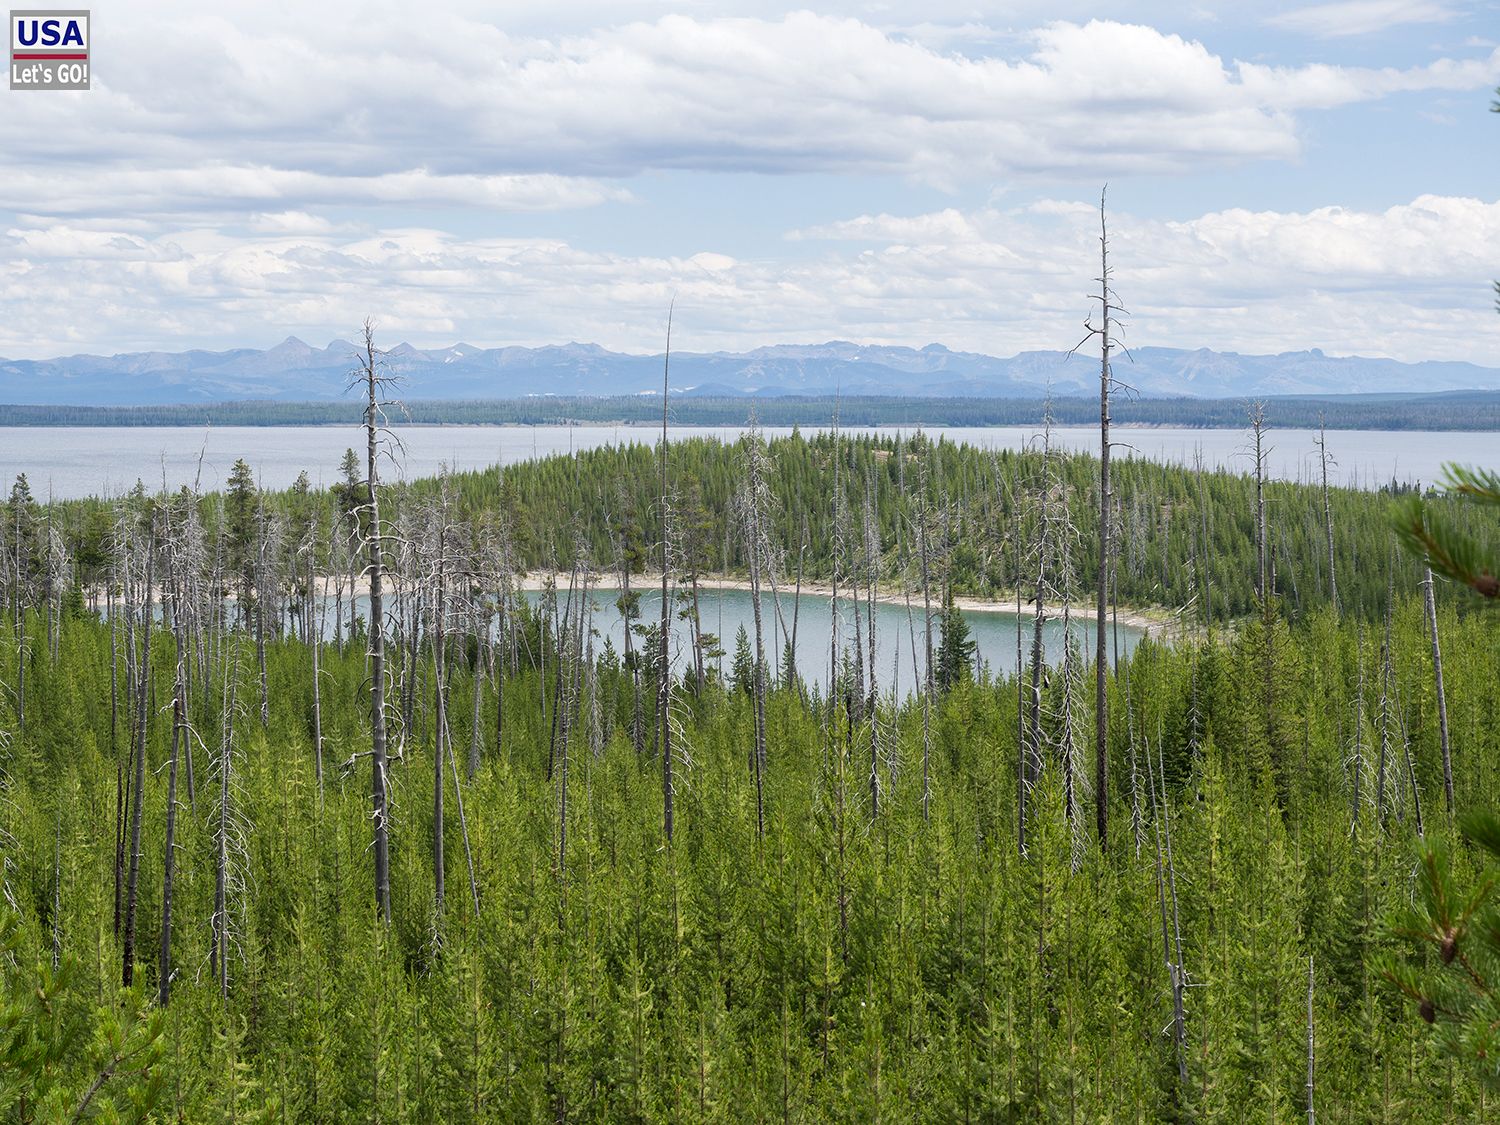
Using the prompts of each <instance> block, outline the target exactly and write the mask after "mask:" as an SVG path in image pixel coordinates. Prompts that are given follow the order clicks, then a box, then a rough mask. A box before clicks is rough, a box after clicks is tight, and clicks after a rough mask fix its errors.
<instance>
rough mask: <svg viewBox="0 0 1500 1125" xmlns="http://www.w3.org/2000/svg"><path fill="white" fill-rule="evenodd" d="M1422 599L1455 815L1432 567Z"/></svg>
mask: <svg viewBox="0 0 1500 1125" xmlns="http://www.w3.org/2000/svg"><path fill="white" fill-rule="evenodd" d="M1422 599H1423V601H1424V603H1425V605H1426V608H1427V631H1428V633H1429V634H1430V636H1431V638H1432V676H1433V680H1434V682H1435V683H1436V686H1437V712H1438V742H1439V745H1440V747H1441V749H1442V753H1443V804H1444V807H1445V808H1446V809H1447V811H1448V815H1449V816H1450V817H1451V816H1452V815H1453V755H1452V752H1451V750H1450V748H1449V742H1448V697H1447V694H1446V693H1445V692H1444V691H1443V648H1442V644H1441V643H1440V642H1439V641H1438V619H1437V599H1436V598H1435V597H1434V595H1433V591H1432V568H1431V567H1428V568H1427V576H1426V578H1425V579H1424V580H1423V582H1422Z"/></svg>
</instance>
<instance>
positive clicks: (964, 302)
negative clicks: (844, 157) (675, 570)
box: [0, 196, 1500, 363]
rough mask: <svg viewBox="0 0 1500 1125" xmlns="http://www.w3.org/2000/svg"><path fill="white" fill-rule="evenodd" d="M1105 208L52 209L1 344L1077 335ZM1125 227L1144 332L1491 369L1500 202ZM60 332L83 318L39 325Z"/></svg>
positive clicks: (8, 289)
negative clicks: (802, 239) (181, 224)
mask: <svg viewBox="0 0 1500 1125" xmlns="http://www.w3.org/2000/svg"><path fill="white" fill-rule="evenodd" d="M1097 222H1098V216H1097V211H1096V210H1095V205H1094V204H1093V203H1092V202H1091V201H1086V200H1085V201H1075V200H1053V201H1042V202H1040V203H1038V204H1035V205H1030V206H1026V207H1021V208H1015V209H1008V210H1005V209H998V208H985V209H980V210H975V211H970V212H959V211H956V210H947V211H940V212H934V213H932V214H927V215H912V216H895V215H873V216H863V217H857V218H853V219H850V220H848V221H847V222H843V223H837V224H828V225H826V226H825V227H823V228H819V229H817V230H814V231H809V232H806V236H807V237H808V238H809V239H814V238H816V239H824V240H827V241H826V243H823V244H818V243H813V245H814V246H815V248H816V250H815V253H814V254H813V256H812V257H810V258H807V259H803V260H798V261H778V260H770V259H765V258H757V259H747V258H744V257H734V256H730V255H726V254H721V253H718V252H716V251H714V250H713V249H712V248H711V247H705V248H704V249H703V250H702V251H701V252H699V253H696V254H693V255H684V256H673V257H654V256H636V255H623V254H605V253H597V252H591V251H589V250H585V249H582V248H579V247H577V246H574V245H571V244H570V243H568V242H567V241H564V240H559V239H536V238H530V239H467V240H466V239H460V238H457V237H455V236H453V235H451V234H449V233H446V232H443V231H439V230H431V229H419V228H410V229H389V230H374V231H368V232H365V233H363V234H361V235H358V236H350V235H348V234H345V233H341V232H337V231H335V232H323V233H319V232H317V231H298V230H294V229H285V230H281V231H274V232H272V231H268V232H267V233H264V234H258V235H249V236H246V237H243V238H235V237H230V236H228V235H225V234H223V233H221V232H219V231H216V230H213V229H211V228H201V229H194V230H181V231H177V232H175V233H174V234H172V235H171V236H165V235H161V236H157V237H154V238H152V237H143V236H141V235H140V234H138V233H131V232H113V233H112V232H110V231H108V230H102V229H96V228H82V227H78V226H74V225H71V224H63V223H51V224H37V225H32V226H26V227H15V228H13V229H11V230H9V231H7V232H6V234H5V236H4V239H3V240H0V263H4V264H3V265H0V306H3V307H5V308H7V309H9V310H12V312H13V315H11V316H9V317H7V318H6V320H5V322H4V323H3V324H0V354H5V355H12V356H15V355H29V356H44V355H55V354H58V353H59V352H62V351H65V350H78V349H79V348H85V349H91V350H100V351H118V350H129V349H133V348H150V347H160V346H163V345H164V344H166V343H168V342H169V341H170V343H171V346H173V347H186V346H192V345H207V346H223V345H224V342H225V341H226V340H232V341H234V342H241V343H242V342H252V341H270V340H276V339H280V338H281V337H282V336H284V335H286V334H287V333H288V332H295V333H297V334H299V335H302V336H304V337H305V338H308V339H311V340H316V341H322V340H324V339H328V338H332V337H334V336H339V335H347V334H348V333H349V332H351V331H352V330H353V328H354V326H357V325H358V324H359V323H360V322H361V321H362V320H363V318H364V317H365V316H366V315H370V314H374V315H376V316H378V318H379V320H380V322H381V325H382V328H383V331H384V332H386V333H387V334H388V335H389V336H390V339H391V342H395V340H397V339H400V338H403V337H407V338H410V339H411V340H412V342H414V343H416V344H418V345H420V346H432V345H439V344H447V343H452V342H453V341H454V340H456V339H465V340H468V341H469V342H471V343H474V344H480V345H494V344H504V343H527V344H537V343H555V342H558V341H561V340H567V339H583V340H591V341H597V342H599V343H601V344H604V345H606V346H608V347H614V348H623V349H627V350H642V351H644V350H650V349H654V348H657V347H659V345H660V332H661V325H662V321H663V318H664V314H665V310H666V307H667V304H668V302H669V301H670V300H672V298H673V296H674V295H675V297H676V301H677V309H678V316H677V322H678V332H679V333H680V336H679V339H680V346H681V347H683V348H687V349H691V350H710V349H714V348H746V347H754V346H757V345H760V344H764V343H768V342H773V341H794V342H795V341H800V342H812V341H820V340H825V339H829V338H835V337H837V338H846V339H855V340H861V341H867V342H872V343H876V342H891V343H906V344H924V343H927V342H930V341H940V342H942V343H945V344H948V345H949V346H952V347H956V348H969V349H974V350H980V351H987V352H992V353H998V354H1008V353H1011V352H1015V351H1019V350H1024V349H1028V348H1048V347H1067V346H1069V345H1071V344H1072V343H1074V342H1075V339H1076V337H1077V335H1078V331H1079V325H1080V323H1081V321H1082V318H1083V316H1084V315H1085V313H1086V312H1087V311H1088V305H1087V301H1086V299H1085V297H1084V294H1085V293H1086V292H1087V290H1088V288H1089V279H1090V278H1092V277H1094V276H1096V274H1097V258H1096V254H1097V236H1098V227H1097ZM296 225H297V224H296V222H295V221H292V222H288V223H286V224H284V226H285V227H288V228H292V227H295V226H296ZM1110 229H1111V238H1112V247H1113V254H1114V257H1113V264H1114V266H1115V269H1116V271H1117V272H1116V275H1115V284H1116V288H1117V289H1118V291H1119V293H1120V296H1121V297H1122V299H1123V300H1124V303H1125V304H1126V305H1127V307H1129V308H1130V310H1131V314H1132V315H1131V316H1130V317H1129V320H1130V326H1129V328H1128V330H1127V333H1126V342H1127V343H1128V344H1131V345H1142V344H1160V345H1171V346H1182V347H1198V346H1209V347H1215V348H1222V349H1231V350H1239V351H1245V352H1280V351H1286V350H1291V349H1296V348H1305V347H1322V348H1325V349H1327V350H1329V351H1331V352H1357V353H1360V354H1377V355H1390V356H1394V357H1396V358H1400V359H1408V360H1416V359H1428V358H1447V359H1469V360H1473V361H1475V362H1480V363H1493V360H1494V355H1495V345H1496V343H1497V335H1500V333H1497V329H1500V324H1497V323H1496V321H1497V318H1496V317H1495V315H1494V313H1493V310H1492V307H1491V299H1490V298H1491V291H1490V288H1489V278H1490V276H1491V274H1492V273H1493V270H1494V261H1495V248H1496V247H1497V246H1500V202H1485V201H1482V200H1478V199H1471V198H1460V197H1445V196H1421V197H1419V198H1417V199H1414V200H1412V201H1411V202H1409V203H1406V204H1403V205H1400V206H1397V207H1391V208H1388V209H1385V210H1382V211H1361V210H1354V209H1348V208H1339V207H1327V208H1319V209H1315V210H1311V211H1305V212H1274V211H1250V210H1239V209H1232V210H1222V211H1215V212H1211V213H1208V214H1203V215H1199V216H1197V217H1194V218H1190V219H1185V220H1182V221H1176V222H1165V221H1159V220H1146V219H1141V218H1137V217H1134V216H1132V215H1131V214H1129V213H1128V212H1127V211H1126V210H1125V209H1124V208H1123V206H1121V207H1120V209H1119V210H1118V211H1115V212H1113V213H1112V216H1111V226H1110ZM52 324H57V325H70V326H74V331H72V332H67V331H61V330H60V331H58V332H57V334H56V335H44V333H45V332H47V331H48V330H47V329H46V328H45V326H47V325H52Z"/></svg>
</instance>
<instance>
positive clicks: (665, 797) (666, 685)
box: [656, 307, 676, 844]
mask: <svg viewBox="0 0 1500 1125" xmlns="http://www.w3.org/2000/svg"><path fill="white" fill-rule="evenodd" d="M671 365H672V309H671V308H670V307H669V308H668V309H667V349H666V352H665V353H664V354H663V356H662V365H661V491H660V494H659V503H660V504H661V636H660V637H659V638H658V641H659V642H660V644H661V649H660V652H659V660H660V662H659V665H658V669H657V684H656V711H657V722H659V723H660V724H661V795H662V831H663V832H664V833H665V834H666V837H667V843H668V844H670V843H671V842H672V832H673V811H674V810H673V804H674V797H675V795H676V793H675V790H674V788H673V784H672V722H671V714H670V711H671V703H672V662H671V655H670V652H671V612H672V603H671V601H670V599H669V598H668V595H667V579H668V575H669V573H670V571H671V558H670V555H669V553H668V543H669V542H670V540H671V537H672V510H671V506H670V504H669V503H668V497H667V405H668V398H667V395H668V392H669V390H670V382H669V375H670V373H671Z"/></svg>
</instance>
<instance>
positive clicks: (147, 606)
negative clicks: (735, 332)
mask: <svg viewBox="0 0 1500 1125" xmlns="http://www.w3.org/2000/svg"><path fill="white" fill-rule="evenodd" d="M155 539H156V516H155V513H153V514H152V515H151V516H149V517H148V518H147V522H146V544H145V553H146V576H145V582H144V584H143V587H142V588H143V591H144V593H143V595H142V598H143V603H144V608H143V610H142V612H141V628H140V635H141V639H140V654H139V655H138V656H137V657H136V677H135V678H136V685H135V689H136V696H135V699H136V702H135V781H134V792H133V793H132V794H131V807H130V869H129V873H128V874H127V876H126V880H125V948H124V954H123V960H122V971H121V978H120V979H121V980H122V981H123V982H124V985H125V987H126V988H129V987H130V985H131V983H132V981H134V979H135V912H136V895H137V891H138V890H139V879H140V873H141V815H142V799H143V796H144V792H145V788H146V720H147V717H148V715H149V711H148V710H147V700H148V698H149V691H150V684H151V602H152V590H153V585H152V582H153V577H152V575H153V571H152V562H153V560H154V557H155V554H156V552H155Z"/></svg>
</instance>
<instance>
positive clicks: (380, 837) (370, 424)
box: [354, 320, 391, 925]
mask: <svg viewBox="0 0 1500 1125" xmlns="http://www.w3.org/2000/svg"><path fill="white" fill-rule="evenodd" d="M382 363H383V358H382V356H381V353H380V352H379V351H377V350H376V348H375V325H374V322H373V321H369V320H367V321H365V323H364V339H363V347H362V349H361V353H360V356H359V368H358V370H357V371H356V373H355V376H354V382H358V383H363V384H364V389H365V464H366V466H367V472H368V475H367V477H366V479H365V509H366V512H367V513H368V516H367V518H368V519H369V532H368V535H367V537H366V540H365V548H366V560H367V562H366V567H367V570H368V572H369V576H370V627H369V643H370V647H369V657H370V803H371V806H372V813H371V817H372V821H373V823H374V834H375V903H376V906H377V907H378V908H379V910H380V916H381V918H382V919H383V920H384V921H385V923H386V924H387V925H389V924H390V920H391V852H390V835H389V823H388V816H387V811H386V784H385V783H386V730H385V601H384V588H383V578H384V562H383V560H382V557H381V548H382V542H381V537H382V529H381V524H380V466H379V464H378V463H377V457H378V453H379V429H380V423H381V419H382V417H383V414H382V411H383V409H384V406H385V403H384V402H383V391H384V388H385V386H386V385H388V383H389V377H388V376H383V375H382V374H381V365H382Z"/></svg>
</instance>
